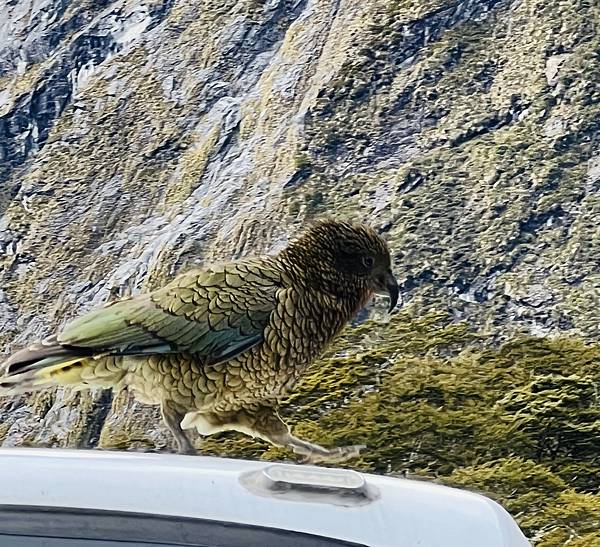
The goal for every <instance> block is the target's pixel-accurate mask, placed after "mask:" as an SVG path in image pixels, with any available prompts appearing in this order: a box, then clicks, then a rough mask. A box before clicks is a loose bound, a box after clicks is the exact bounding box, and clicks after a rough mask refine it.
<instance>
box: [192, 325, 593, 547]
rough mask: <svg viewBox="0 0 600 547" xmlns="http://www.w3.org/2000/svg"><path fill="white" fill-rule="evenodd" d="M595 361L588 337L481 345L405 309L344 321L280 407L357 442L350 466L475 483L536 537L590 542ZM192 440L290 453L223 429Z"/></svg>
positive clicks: (329, 440) (543, 542)
mask: <svg viewBox="0 0 600 547" xmlns="http://www.w3.org/2000/svg"><path fill="white" fill-rule="evenodd" d="M342 348H344V349H342ZM348 348H351V349H348ZM599 361H600V345H587V344H585V343H584V342H583V341H579V340H574V339H565V338H521V339H516V340H512V341H510V342H506V343H504V344H502V345H499V346H497V347H496V346H494V347H486V346H485V345H484V338H483V337H480V336H477V335H476V334H474V333H472V332H470V331H469V329H468V328H467V326H466V325H465V324H462V323H458V324H457V323H452V322H450V321H449V320H448V318H447V317H446V316H445V314H432V315H429V316H427V317H425V318H423V319H421V320H418V321H414V320H411V319H410V318H409V317H408V316H407V315H404V314H398V315H395V316H393V318H392V319H391V320H390V321H389V323H386V324H377V325H374V324H373V323H372V322H370V323H365V324H363V325H361V326H360V327H358V328H353V329H352V328H350V329H348V330H347V331H346V333H345V336H344V337H342V339H341V340H340V341H339V343H338V344H337V346H336V348H334V349H333V350H332V351H331V352H330V353H329V354H328V355H327V356H325V357H324V359H322V360H321V361H320V362H318V363H316V364H315V365H314V366H313V367H312V368H311V370H310V372H309V374H308V375H307V376H306V378H305V379H304V380H303V381H302V383H301V385H300V386H299V388H298V390H297V391H296V392H295V393H294V394H293V395H292V396H290V398H289V399H288V400H287V401H286V403H285V404H284V408H283V410H282V414H283V415H284V416H285V418H286V419H287V420H288V422H289V423H290V424H292V426H293V428H294V431H295V432H297V433H298V434H299V435H301V436H302V437H306V438H309V439H311V440H313V441H315V442H319V443H321V444H324V445H327V446H339V445H344V444H366V445H367V446H368V448H367V450H366V451H365V452H364V454H363V455H362V457H361V458H360V459H359V460H356V461H353V462H350V463H348V464H347V465H348V466H350V467H354V468H357V469H361V470H364V471H370V472H376V473H390V474H408V476H409V477H410V476H418V477H421V478H427V479H430V480H436V481H440V482H443V483H446V484H451V485H457V486H460V487H464V488H469V489H472V490H477V491H481V492H483V493H485V494H486V495H489V496H491V497H492V498H494V499H496V500H498V501H499V502H501V503H502V504H503V505H504V506H505V507H506V508H507V509H508V510H509V511H510V512H511V513H512V514H513V515H514V516H515V517H516V518H517V520H518V521H519V523H520V525H521V526H522V528H523V529H524V531H525V532H526V533H527V534H528V535H529V536H530V537H531V538H532V539H533V540H534V541H535V543H536V545H539V546H543V547H553V546H559V545H564V544H565V542H566V541H567V540H568V539H569V538H571V540H570V543H569V544H568V545H581V546H583V545H586V546H591V545H593V544H594V541H600V533H599V532H598V530H599V529H600V499H599V498H598V494H597V487H598V478H597V477H598V471H599V469H598V464H597V455H598V453H599V451H600V405H599V396H598V381H599V378H600V374H598V372H597V368H598V362H599ZM203 448H204V450H208V451H212V452H215V453H220V454H223V453H227V454H229V455H237V456H245V457H263V458H267V459H279V458H286V457H290V454H289V453H288V452H286V451H284V450H280V449H275V448H270V447H267V446H266V445H264V444H262V443H260V442H258V441H251V440H247V439H241V438H240V437H239V435H236V434H226V435H222V436H220V437H212V438H210V439H208V440H206V441H205V442H204V444H203ZM265 450H266V452H265Z"/></svg>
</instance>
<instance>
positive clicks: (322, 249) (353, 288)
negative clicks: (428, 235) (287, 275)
mask: <svg viewBox="0 0 600 547" xmlns="http://www.w3.org/2000/svg"><path fill="white" fill-rule="evenodd" d="M280 256H281V257H283V258H284V259H285V261H286V262H287V263H289V264H290V266H291V267H292V269H293V270H294V272H295V273H296V274H297V275H299V276H300V277H301V278H302V280H303V281H304V282H306V283H307V284H309V285H310V286H312V287H315V288H318V289H320V290H323V291H326V292H329V293H332V294H335V295H338V296H354V295H356V294H357V292H358V293H359V294H360V295H361V296H367V297H368V296H371V295H372V294H387V295H389V297H390V308H389V309H390V311H392V310H393V309H394V307H395V306H396V304H397V303H398V297H399V289H398V282H397V281H396V278H395V277H394V274H393V273H392V268H391V258H390V251H389V248H388V246H387V243H386V242H385V240H384V239H383V238H382V237H381V236H380V235H379V234H378V233H377V232H375V231H374V230H373V229H372V228H370V227H369V226H366V225H364V224H351V223H349V222H341V221H334V220H325V221H320V222H318V223H316V224H315V225H314V226H312V227H311V228H310V229H308V230H307V231H306V232H305V233H304V234H302V235H301V236H300V237H299V238H298V239H296V240H295V241H293V242H292V243H290V244H289V245H288V247H286V248H285V249H284V250H283V251H282V252H281V255H280Z"/></svg>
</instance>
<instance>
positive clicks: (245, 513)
mask: <svg viewBox="0 0 600 547" xmlns="http://www.w3.org/2000/svg"><path fill="white" fill-rule="evenodd" d="M0 484H2V488H0V504H2V505H20V506H21V505H24V506H42V507H70V508H81V509H96V510H110V511H125V512H135V513H147V514H156V515H169V516H179V517H192V518H201V519H209V520H215V521H225V522H235V523H239V524H247V525H255V526H263V527H270V528H279V529H285V530H293V531H297V532H304V533H310V534H315V535H321V536H326V537H330V538H336V539H340V540H346V541H351V542H355V543H358V544H364V545H369V546H373V547H394V546H398V547H417V546H419V547H438V546H440V547H441V546H443V547H482V546H485V547H527V546H529V545H530V544H529V543H528V542H527V540H526V539H525V537H524V536H523V534H522V533H521V531H520V530H519V528H518V526H517V525H516V523H515V522H514V520H513V519H512V518H511V517H510V515H509V514H508V513H507V512H506V511H505V510H504V509H503V508H502V507H501V506H500V505H498V504H497V503H495V502H493V501H492V500H490V499H488V498H486V497H484V496H481V495H478V494H474V493H471V492H467V491H463V490H457V489H454V488H448V487H444V486H439V485H435V484H431V483H427V482H422V481H412V480H407V479H397V478H392V477H384V476H378V475H370V474H363V473H356V472H353V471H346V470H339V469H338V470H336V469H328V468H322V467H312V466H304V465H290V464H274V463H270V462H262V461H245V460H232V459H226V458H212V457H204V456H178V455H172V454H149V453H135V452H108V451H106V452H105V451H97V450H61V449H28V448H4V449H0Z"/></svg>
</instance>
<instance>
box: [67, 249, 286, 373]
mask: <svg viewBox="0 0 600 547" xmlns="http://www.w3.org/2000/svg"><path fill="white" fill-rule="evenodd" d="M261 266H263V267H261ZM280 289H281V285H280V281H279V277H278V274H277V271H276V270H274V269H272V268H268V267H264V265H262V264H261V263H260V262H259V261H254V262H252V261H246V262H239V263H230V264H226V265H222V266H215V267H211V268H207V269H204V270H196V271H192V272H188V273H185V274H182V275H180V276H178V277H177V278H175V279H174V280H173V281H172V282H171V283H169V284H168V285H167V286H165V287H164V288H162V289H160V290H158V291H155V292H153V293H149V294H146V295H140V296H137V297H135V298H132V299H130V300H123V301H120V302H115V303H114V304H111V305H109V306H107V307H104V308H101V309H98V310H95V311H92V312H90V313H88V314H87V315H84V316H83V317H81V318H78V319H75V320H74V321H72V322H71V323H69V324H68V325H67V326H66V327H65V329H64V330H63V331H62V332H61V333H60V334H59V335H58V336H57V340H56V341H57V342H58V343H59V344H62V345H64V346H69V347H77V348H93V349H94V350H96V351H98V352H107V353H118V354H144V353H169V352H182V351H185V352H191V353H198V354H201V355H203V356H206V357H207V359H208V362H211V363H217V362H222V361H225V360H227V359H231V358H232V357H234V356H235V355H237V354H239V353H241V352H243V351H245V350H247V349H249V348H250V347H252V346H254V345H256V344H258V343H259V342H261V341H262V339H263V331H264V328H265V326H266V325H267V323H268V320H269V315H270V314H271V312H272V311H273V310H274V309H275V307H276V305H277V294H276V293H277V291H278V290H280Z"/></svg>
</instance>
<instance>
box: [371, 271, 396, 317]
mask: <svg viewBox="0 0 600 547" xmlns="http://www.w3.org/2000/svg"><path fill="white" fill-rule="evenodd" d="M375 294H379V295H387V296H389V297H390V307H389V310H388V311H389V312H390V313H391V312H392V310H393V309H394V308H395V307H396V304H398V300H399V299H400V289H399V287H398V281H396V278H395V277H394V274H393V273H392V270H387V271H386V272H385V273H384V274H383V275H381V276H379V277H378V278H377V283H376V288H375Z"/></svg>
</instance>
